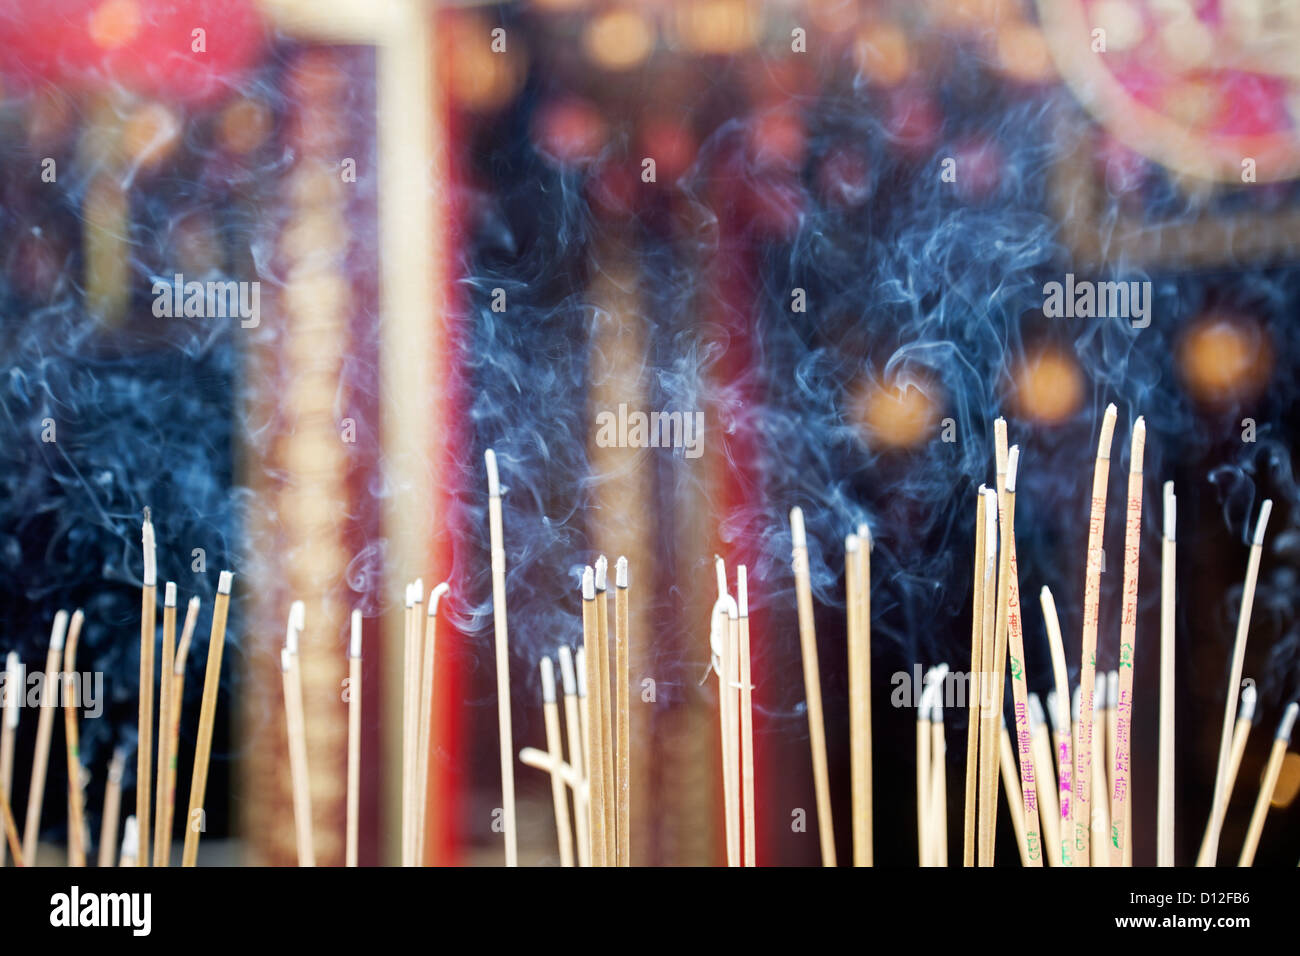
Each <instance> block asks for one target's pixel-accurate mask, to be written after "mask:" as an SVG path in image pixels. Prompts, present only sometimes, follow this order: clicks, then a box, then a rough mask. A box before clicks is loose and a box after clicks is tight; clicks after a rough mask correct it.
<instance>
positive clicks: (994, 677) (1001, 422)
mask: <svg viewBox="0 0 1300 956" xmlns="http://www.w3.org/2000/svg"><path fill="white" fill-rule="evenodd" d="M993 433H994V449H995V469H994V471H995V474H996V477H997V487H996V489H995V491H994V493H995V494H996V495H997V498H996V505H995V504H994V500H993V499H990V501H989V507H992V508H994V509H995V513H996V514H997V515H998V579H997V590H996V592H995V594H996V597H995V598H994V628H993V650H992V657H991V659H990V661H989V670H988V677H989V693H988V695H987V699H986V701H985V705H986V706H987V707H988V708H989V712H990V717H994V718H996V719H997V720H998V721H1002V720H1004V716H1003V711H1002V703H1003V695H1004V693H1005V685H1006V666H1007V623H1008V617H1007V612H1008V610H1009V602H1010V595H1011V559H1012V556H1013V555H1014V553H1015V552H1014V550H1013V548H1014V541H1013V540H1011V539H1009V538H1008V537H1007V528H1006V519H1005V514H1006V483H1007V468H1008V465H1009V462H1010V451H1009V449H1008V448H1007V423H1006V420H1005V419H1003V418H999V419H997V420H996V421H994V423H993ZM993 732H994V733H996V730H993ZM990 743H992V737H990ZM987 758H988V759H989V760H995V759H997V757H996V754H995V753H994V752H993V750H992V748H990V752H989V754H988V755H987ZM997 781H998V778H997V768H996V766H994V765H993V764H990V766H989V768H988V772H987V774H986V777H985V786H986V787H987V788H988V792H987V793H984V794H981V798H982V799H983V800H984V808H985V809H984V814H983V816H982V817H981V820H980V824H981V834H982V836H983V841H984V843H983V845H984V866H992V865H993V864H994V858H995V851H996V847H997ZM1016 793H1017V796H1018V797H1019V789H1018V788H1017V791H1016Z"/></svg>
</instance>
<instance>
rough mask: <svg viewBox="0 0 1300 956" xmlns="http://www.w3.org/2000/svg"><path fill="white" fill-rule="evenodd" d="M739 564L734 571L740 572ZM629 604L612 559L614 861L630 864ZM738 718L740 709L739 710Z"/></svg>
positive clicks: (622, 568) (624, 578) (621, 568)
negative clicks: (616, 826) (615, 757)
mask: <svg viewBox="0 0 1300 956" xmlns="http://www.w3.org/2000/svg"><path fill="white" fill-rule="evenodd" d="M743 572H744V569H743V568H741V569H740V570H739V572H738V573H741V574H743ZM630 614H631V608H630V607H629V605H628V575H627V558H625V557H620V558H619V559H618V561H616V562H615V563H614V689H615V692H614V708H615V711H616V713H617V719H616V721H615V740H614V744H615V747H614V749H615V753H616V754H617V755H618V756H617V759H616V760H615V764H614V794H615V814H614V816H615V819H616V820H617V822H618V865H619V866H631V865H632V752H631V746H632V713H631V710H630V703H629V700H628V695H629V693H630V692H631V688H629V686H628V681H629V679H630V674H629V673H628V667H629V659H628V654H629V651H630V648H629V643H628V642H629V641H630V640H631V633H630V628H631V623H630V622H631V618H630ZM748 649H749V619H748V618H744V619H743V620H742V622H741V651H740V652H741V683H742V685H744V684H747V683H748V675H749V654H748ZM741 695H742V697H743V698H744V699H745V700H748V696H749V695H748V689H747V688H745V687H742V690H741ZM741 714H742V720H743V718H744V710H742V712H741Z"/></svg>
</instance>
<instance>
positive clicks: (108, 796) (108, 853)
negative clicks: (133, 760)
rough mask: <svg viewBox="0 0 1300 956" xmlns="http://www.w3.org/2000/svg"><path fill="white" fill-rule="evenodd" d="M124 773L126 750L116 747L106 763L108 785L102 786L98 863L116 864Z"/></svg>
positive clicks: (105, 864)
mask: <svg viewBox="0 0 1300 956" xmlns="http://www.w3.org/2000/svg"><path fill="white" fill-rule="evenodd" d="M125 774H126V750H125V749H124V748H122V747H118V748H117V749H115V750H114V751H113V759H112V760H110V761H109V764H108V786H107V787H105V788H104V814H103V817H102V818H101V819H100V823H99V865H100V866H115V865H116V864H117V821H118V817H119V815H120V814H121V813H122V777H123V776H124V775H125Z"/></svg>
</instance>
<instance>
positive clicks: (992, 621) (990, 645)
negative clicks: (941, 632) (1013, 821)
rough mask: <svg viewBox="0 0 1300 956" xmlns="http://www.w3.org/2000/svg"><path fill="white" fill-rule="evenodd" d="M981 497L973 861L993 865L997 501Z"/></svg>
mask: <svg viewBox="0 0 1300 956" xmlns="http://www.w3.org/2000/svg"><path fill="white" fill-rule="evenodd" d="M980 495H981V496H982V497H983V498H984V620H983V622H982V628H981V630H982V631H983V636H982V638H981V640H980V739H979V747H980V749H979V768H978V769H979V780H978V783H977V786H976V801H977V802H976V806H975V812H976V830H975V859H976V863H977V865H979V866H992V865H993V831H994V827H995V825H996V821H997V788H998V777H997V773H998V748H999V747H1000V746H1001V745H1000V744H999V743H998V735H999V734H1000V733H1002V731H1001V729H1000V728H1001V726H1002V715H1001V714H1000V713H998V712H997V711H995V710H994V709H993V700H994V698H993V651H994V643H995V640H994V635H995V632H996V630H997V620H996V616H997V606H998V602H997V565H998V530H997V522H998V501H997V492H995V491H994V490H993V489H992V488H986V487H984V486H983V485H981V486H980Z"/></svg>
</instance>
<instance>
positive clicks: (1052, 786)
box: [714, 405, 1297, 867]
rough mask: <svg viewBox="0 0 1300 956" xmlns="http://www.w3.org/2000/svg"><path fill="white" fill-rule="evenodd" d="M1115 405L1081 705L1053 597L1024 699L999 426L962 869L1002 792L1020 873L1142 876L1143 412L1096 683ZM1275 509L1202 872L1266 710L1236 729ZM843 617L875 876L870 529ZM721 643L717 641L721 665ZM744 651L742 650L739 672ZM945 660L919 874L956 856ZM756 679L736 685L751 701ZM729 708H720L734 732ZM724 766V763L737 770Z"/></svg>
mask: <svg viewBox="0 0 1300 956" xmlns="http://www.w3.org/2000/svg"><path fill="white" fill-rule="evenodd" d="M1115 420H1116V409H1115V406H1114V405H1110V406H1108V407H1107V409H1106V412H1105V415H1104V416H1103V419H1102V424H1101V429H1100V436H1099V441H1098V449H1097V456H1096V463H1095V467H1094V471H1093V484H1092V498H1091V505H1090V508H1091V513H1090V517H1089V527H1088V553H1087V562H1086V572H1085V581H1084V604H1083V615H1082V620H1083V624H1082V637H1081V642H1080V652H1081V656H1080V660H1081V666H1080V673H1079V682H1078V685H1077V686H1076V687H1075V688H1074V694H1073V701H1074V707H1073V720H1072V719H1071V693H1070V682H1069V674H1068V671H1067V667H1066V658H1065V644H1064V641H1063V639H1062V634H1061V625H1060V621H1059V619H1058V614H1057V607H1056V602H1055V600H1054V598H1053V596H1052V593H1051V591H1050V590H1048V588H1046V587H1043V588H1042V590H1041V592H1040V604H1041V607H1042V614H1043V620H1044V624H1045V628H1046V632H1047V637H1048V647H1049V650H1050V654H1051V665H1052V675H1053V687H1052V690H1051V691H1050V692H1049V693H1048V695H1047V705H1046V707H1045V708H1044V706H1043V703H1042V701H1041V700H1040V699H1039V698H1038V696H1037V695H1036V694H1032V693H1030V692H1029V688H1028V684H1027V681H1026V674H1027V672H1028V671H1027V667H1026V660H1025V650H1024V620H1023V607H1022V604H1021V600H1020V581H1019V571H1018V568H1017V562H1016V537H1015V512H1016V483H1017V476H1018V473H1019V471H1020V450H1019V448H1018V447H1017V446H1010V447H1008V443H1007V427H1006V422H1005V421H1004V420H1003V419H998V420H997V421H996V422H995V423H994V436H995V462H994V464H995V469H994V470H995V476H996V484H995V486H994V487H993V488H987V487H985V486H983V485H981V486H980V488H979V491H978V494H977V496H976V502H975V504H976V508H975V560H974V573H973V600H972V614H971V656H970V678H969V684H968V691H967V693H968V699H969V724H968V732H967V740H966V777H965V812H964V816H963V826H962V833H963V847H962V850H963V852H962V862H963V865H965V866H992V865H993V864H994V847H995V845H996V826H997V804H998V797H999V789H1000V788H1001V789H1003V790H1005V792H1006V799H1007V804H1008V809H1009V811H1010V817H1011V821H1012V826H1013V829H1014V831H1015V836H1016V842H1017V846H1018V849H1019V855H1020V860H1021V863H1022V864H1023V865H1025V866H1038V867H1041V866H1043V865H1044V863H1046V864H1047V865H1050V866H1067V867H1068V866H1132V865H1133V802H1132V741H1133V713H1134V709H1133V697H1134V685H1133V667H1134V665H1135V662H1136V660H1137V654H1136V650H1137V644H1138V639H1137V610H1138V568H1139V559H1140V552H1141V532H1142V497H1143V467H1142V466H1143V459H1144V457H1145V446H1146V426H1145V423H1144V421H1143V419H1142V418H1141V417H1139V418H1137V419H1136V421H1135V422H1134V424H1133V429H1132V440H1131V446H1130V451H1129V474H1128V487H1127V498H1126V501H1125V522H1124V574H1123V587H1122V606H1121V609H1120V610H1121V613H1120V627H1119V633H1118V635H1117V639H1116V641H1115V644H1114V649H1115V652H1116V653H1115V661H1116V667H1115V669H1114V670H1113V671H1111V672H1109V673H1108V674H1098V673H1097V670H1096V661H1097V648H1098V639H1099V633H1098V632H1099V626H1098V621H1099V605H1100V595H1101V581H1100V578H1101V571H1102V567H1103V563H1104V555H1103V540H1104V536H1105V518H1106V492H1107V486H1108V483H1109V476H1110V451H1111V442H1112V436H1113V434H1114V429H1115ZM1271 509H1272V502H1270V501H1265V502H1264V503H1263V506H1262V508H1261V510H1260V514H1259V518H1258V521H1257V524H1256V527H1255V533H1254V538H1253V542H1252V545H1251V549H1250V557H1249V562H1248V565H1247V571H1246V583H1245V589H1244V596H1243V599H1242V605H1241V611H1240V615H1239V618H1238V624H1237V636H1236V641H1235V643H1234V648H1233V656H1232V663H1231V667H1230V676H1229V680H1228V694H1227V702H1226V704H1225V711H1224V726H1223V735H1222V740H1221V746H1220V756H1219V763H1218V771H1217V776H1216V783H1215V789H1214V798H1213V803H1212V809H1211V813H1210V818H1209V821H1208V823H1207V825H1206V833H1205V838H1204V840H1203V843H1202V847H1201V852H1200V854H1199V856H1198V860H1197V862H1198V864H1199V865H1213V864H1214V861H1215V858H1216V854H1217V849H1218V840H1219V832H1220V830H1221V827H1222V823H1223V817H1224V814H1225V813H1226V810H1227V804H1228V797H1229V795H1230V793H1231V791H1232V785H1233V781H1234V780H1235V778H1236V774H1237V767H1238V766H1239V764H1240V761H1241V756H1242V753H1243V752H1244V749H1245V742H1246V736H1247V734H1248V733H1249V730H1250V725H1251V720H1252V718H1253V711H1254V706H1255V693H1254V688H1253V686H1252V685H1249V683H1248V685H1247V687H1246V690H1245V691H1243V692H1242V708H1241V714H1240V717H1239V718H1238V720H1237V724H1236V728H1235V730H1234V727H1233V723H1232V717H1233V714H1234V713H1236V711H1237V691H1238V688H1239V687H1240V686H1241V669H1242V661H1243V659H1244V655H1245V645H1246V637H1247V634H1248V632H1249V627H1250V616H1251V608H1252V605H1253V600H1254V593H1255V585H1256V580H1257V577H1258V573H1259V561H1260V556H1261V553H1262V548H1263V541H1264V532H1265V528H1266V526H1267V523H1268V517H1269V513H1270V511H1271ZM1176 523H1177V521H1176V500H1175V497H1174V492H1173V483H1172V482H1167V483H1166V484H1165V486H1164V529H1163V535H1162V550H1161V581H1160V601H1161V614H1160V621H1161V626H1160V656H1161V660H1160V686H1161V701H1160V727H1159V734H1160V748H1159V753H1160V759H1159V764H1158V774H1159V780H1158V790H1157V793H1158V798H1157V831H1156V848H1157V849H1156V859H1157V863H1158V864H1159V865H1161V866H1172V865H1174V862H1175V861H1174V848H1173V833H1174V818H1173V814H1174V759H1173V755H1174V720H1173V714H1174V708H1173V701H1174V694H1175V692H1176V688H1175V683H1174V601H1175V564H1174V560H1175V540H1176V539H1175V526H1176ZM790 529H791V537H792V541H793V570H794V581H795V596H796V604H797V611H798V619H799V634H800V647H801V649H802V654H803V667H804V682H805V690H806V695H807V711H808V725H809V742H810V745H811V748H812V771H813V787H814V792H815V795H816V801H817V813H818V828H819V833H820V843H821V851H822V862H823V863H824V865H827V866H833V865H834V864H835V841H834V831H833V824H832V821H831V811H830V807H831V801H830V789H829V781H828V776H827V757H826V732H825V727H824V724H823V714H822V706H821V686H820V674H819V667H818V661H817V643H816V634H815V632H814V630H813V604H812V588H811V581H810V574H809V568H808V542H807V532H806V530H805V526H804V520H803V512H802V511H801V509H799V508H794V509H792V510H791V512H790ZM844 552H845V581H846V601H845V607H846V614H847V625H848V660H849V685H850V695H849V696H850V705H849V706H850V713H849V720H850V747H851V757H852V761H851V776H852V781H853V802H852V806H853V815H854V820H853V849H854V863H855V865H859V866H861V865H867V866H869V865H871V863H872V856H871V853H872V848H871V828H872V820H871V792H870V791H871V776H870V766H871V744H870V735H871V730H870V727H871V724H870V713H871V699H870V670H869V667H870V648H869V640H870V630H869V628H870V603H869V602H870V572H869V553H870V537H869V535H868V533H867V531H866V529H865V526H863V527H859V529H858V533H857V534H856V535H852V534H851V535H849V536H848V537H847V538H846V539H845V548H844ZM719 568H720V570H719V582H720V583H719V591H720V595H721V596H720V598H719V603H718V605H716V606H715V609H714V611H715V617H716V616H717V615H718V614H719V613H720V612H727V611H730V612H731V613H732V614H733V616H734V615H735V611H734V610H732V608H731V607H729V606H728V605H727V604H726V602H725V601H724V599H723V598H725V585H724V582H723V578H722V576H721V574H722V572H721V565H720V563H719ZM722 633H723V632H722V630H721V629H718V628H715V631H714V634H715V643H714V648H715V665H716V664H717V661H718V660H719V656H718V655H719V654H720V653H723V652H722V651H719V647H720V646H721V647H723V648H724V649H725V647H726V644H725V643H720V641H719V640H718V639H716V638H717V636H718V635H721V634H722ZM743 654H744V650H742V659H744V658H743ZM722 660H723V663H722V665H721V667H719V671H718V672H719V676H720V678H721V679H722V683H723V686H724V688H725V687H727V686H728V683H729V678H728V677H725V676H723V675H729V674H730V673H731V672H730V671H729V670H728V669H727V664H726V661H725V658H722ZM947 679H948V665H947V664H939V665H937V666H935V667H931V668H930V669H929V670H928V671H927V672H926V674H925V678H924V681H923V685H922V690H921V692H920V694H919V697H918V700H917V705H916V706H917V731H916V754H917V756H916V801H917V815H916V819H917V847H918V860H919V863H920V865H921V866H945V865H947V860H948V847H947V840H948V826H947V807H946V793H947V785H946V761H945V751H946V747H947V743H946V737H945V734H944V727H943V710H944V704H945V700H944V696H945V695H944V685H945V682H946V680H947ZM1008 679H1009V680H1010V684H1011V694H1012V713H1013V723H1012V725H1011V726H1010V727H1008V726H1007V725H1006V722H1005V719H1004V716H1003V702H1004V687H1005V685H1006V682H1007V681H1008ZM747 684H748V680H747V679H746V678H742V679H741V681H740V686H741V687H742V688H743V689H745V690H748V687H747V686H746V685H747ZM730 712H731V708H730V707H729V705H728V703H727V702H725V701H724V705H723V707H722V714H723V722H724V746H723V753H724V762H725V761H726V758H727V756H728V749H727V743H726V740H725V737H726V735H727V733H728V729H729V728H728V725H727V721H728V720H729V714H730ZM1296 713H1297V705H1296V704H1294V703H1293V704H1291V705H1290V706H1288V707H1287V708H1286V712H1285V714H1284V715H1283V717H1282V721H1281V724H1280V725H1279V728H1278V732H1277V738H1276V741H1275V744H1274V747H1273V751H1272V754H1271V755H1270V759H1269V763H1268V767H1267V769H1266V771H1265V774H1264V779H1263V781H1262V786H1261V789H1260V792H1259V795H1258V798H1257V800H1256V804H1255V811H1254V815H1253V816H1252V819H1251V824H1250V828H1249V830H1248V832H1247V837H1246V841H1245V845H1244V847H1243V849H1242V853H1241V858H1240V863H1241V865H1243V866H1247V865H1250V863H1251V862H1252V861H1253V859H1254V856H1255V852H1256V849H1257V847H1258V844H1259V839H1260V835H1261V833H1262V830H1263V826H1264V820H1265V816H1266V814H1267V811H1268V807H1269V805H1270V800H1271V798H1272V796H1273V791H1274V789H1275V787H1276V785H1277V780H1278V778H1279V776H1280V775H1281V771H1282V761H1283V758H1284V756H1285V752H1286V746H1287V741H1289V739H1290V735H1291V731H1292V729H1293V726H1294V723H1295V720H1296ZM728 766H729V764H728ZM733 790H734V788H733V787H732V785H731V781H730V777H729V774H728V773H724V779H723V791H724V795H725V797H724V799H725V801H726V803H727V805H728V807H729V808H730V806H731V802H732V799H733V798H732V793H733ZM727 834H728V856H729V859H730V858H731V856H732V847H733V829H732V826H731V818H730V812H729V817H728V830H727Z"/></svg>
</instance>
